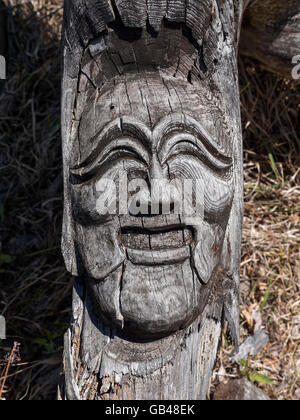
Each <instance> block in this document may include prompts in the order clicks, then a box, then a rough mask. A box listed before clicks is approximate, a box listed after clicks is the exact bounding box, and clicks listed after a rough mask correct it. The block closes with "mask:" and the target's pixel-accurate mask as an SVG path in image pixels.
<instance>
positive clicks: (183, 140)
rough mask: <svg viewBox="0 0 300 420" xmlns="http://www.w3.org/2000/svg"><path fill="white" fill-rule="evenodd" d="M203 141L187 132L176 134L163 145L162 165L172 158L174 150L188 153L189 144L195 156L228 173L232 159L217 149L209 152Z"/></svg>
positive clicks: (160, 154)
mask: <svg viewBox="0 0 300 420" xmlns="http://www.w3.org/2000/svg"><path fill="white" fill-rule="evenodd" d="M202 140H203V139H202V138H201V139H199V138H198V137H196V136H194V135H193V134H190V133H187V132H181V133H175V134H174V135H173V136H169V137H168V138H167V140H166V141H165V142H164V143H163V144H162V145H161V148H160V151H159V157H160V160H161V162H162V163H165V162H166V161H167V160H168V158H170V156H172V150H173V149H176V148H179V149H180V148H182V149H183V150H181V151H182V152H185V151H186V152H187V151H188V149H187V148H186V146H184V145H186V144H189V145H190V147H192V148H193V154H194V155H195V156H196V157H198V158H199V159H202V160H204V161H206V163H207V164H208V165H209V166H211V167H212V168H214V169H216V170H217V171H220V172H227V171H228V170H230V169H231V167H232V163H233V161H232V158H230V157H228V156H225V155H223V154H220V152H218V151H217V150H216V149H215V150H211V147H210V150H208V149H207V148H206V147H205V144H204V142H203V141H202Z"/></svg>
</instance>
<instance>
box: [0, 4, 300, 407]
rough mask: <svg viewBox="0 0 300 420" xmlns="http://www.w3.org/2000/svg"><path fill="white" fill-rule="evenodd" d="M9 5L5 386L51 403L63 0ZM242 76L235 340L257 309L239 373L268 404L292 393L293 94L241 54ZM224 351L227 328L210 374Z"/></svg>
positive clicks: (64, 308) (61, 307)
mask: <svg viewBox="0 0 300 420" xmlns="http://www.w3.org/2000/svg"><path fill="white" fill-rule="evenodd" d="M5 3H6V4H7V5H8V6H9V16H8V23H9V52H10V60H9V65H8V82H7V85H6V91H5V93H4V94H3V95H2V96H1V99H0V147H1V154H0V171H1V172H0V176H1V184H0V222H1V227H0V232H1V248H0V254H1V256H2V257H1V259H0V273H1V290H0V314H1V313H3V314H4V315H5V316H6V318H7V321H8V340H6V341H4V342H2V343H1V342H0V373H1V372H2V373H1V377H0V390H1V397H2V398H5V399H10V400H16V399H17V400H20V399H51V398H54V397H55V392H56V383H57V378H58V375H59V370H60V362H61V353H62V337H63V333H64V330H65V328H66V325H67V323H68V320H69V316H70V307H71V288H72V279H71V278H70V276H69V275H68V274H67V273H66V272H65V269H64V265H63V261H62V258H61V255H60V250H59V243H60V234H61V216H62V182H61V149H60V127H59V119H60V110H59V100H60V68H59V63H60V59H59V38H60V27H61V15H62V10H61V6H62V0H39V1H38V0H31V1H26V2H24V3H25V4H23V5H20V3H22V2H17V1H13V0H5ZM17 3H19V5H18V6H16V4H17ZM240 78H241V100H242V112H243V126H244V128H245V186H246V188H245V202H246V209H245V226H244V236H243V255H242V268H241V274H242V314H243V315H242V318H241V325H242V338H243V339H244V338H245V337H246V336H247V335H249V333H251V328H252V327H253V325H251V324H252V322H251V312H252V308H253V307H254V306H257V305H259V306H260V308H261V311H262V314H263V321H264V326H265V327H266V329H267V332H268V334H269V336H270V344H269V345H268V346H267V348H266V349H264V350H263V352H262V353H261V354H259V355H258V356H257V357H252V358H251V359H249V361H248V362H247V366H246V367H245V369H244V370H245V372H244V373H245V374H247V375H248V376H249V377H250V376H251V374H252V373H253V372H256V371H257V372H259V373H260V374H263V375H265V376H266V377H268V378H269V379H270V380H272V381H273V384H272V385H263V384H260V385H259V386H261V387H263V388H264V389H265V390H266V392H268V394H269V395H270V396H271V397H272V398H274V399H287V400H291V399H299V398H300V383H299V373H300V354H299V352H300V347H299V345H300V340H299V338H300V337H299V334H300V319H299V318H300V294H299V287H300V285H299V271H300V265H299V241H300V235H299V226H300V221H299V193H300V184H299V178H300V171H299V163H300V158H299V150H300V140H299V135H298V133H299V132H300V126H299V124H300V119H299V106H300V90H299V87H295V86H294V85H293V83H292V82H286V81H284V80H282V79H280V78H277V77H276V76H274V75H271V74H268V73H265V72H263V71H261V70H260V68H259V67H258V65H257V64H255V63H254V62H252V61H248V60H244V61H243V62H241V66H240ZM3 255H6V257H5V261H4V257H3ZM8 256H10V257H8ZM11 256H13V258H12V257H11ZM15 342H18V343H20V348H19V350H17V349H18V346H17V347H14V346H16V345H15V344H14V343H15ZM231 350H232V348H231V346H230V343H229V342H228V337H227V334H226V331H225V333H224V338H223V343H222V348H221V355H220V361H219V363H218V368H217V369H219V368H220V365H221V364H222V366H223V367H224V368H225V370H226V374H227V375H232V376H234V377H240V376H241V372H240V370H239V369H238V367H237V366H232V364H231V363H230V360H229V354H230V352H231ZM8 363H9V366H8ZM8 368H9V369H8ZM223 373H224V371H223ZM225 378H226V377H225ZM4 379H5V381H4ZM219 379H220V377H219V376H218V375H216V379H215V381H214V385H215V384H217V382H218V380H219Z"/></svg>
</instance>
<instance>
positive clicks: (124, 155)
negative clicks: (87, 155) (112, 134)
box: [101, 146, 147, 165]
mask: <svg viewBox="0 0 300 420" xmlns="http://www.w3.org/2000/svg"><path fill="white" fill-rule="evenodd" d="M107 159H109V160H117V159H135V160H137V161H139V162H142V163H144V164H145V165H147V162H146V161H145V159H144V158H143V156H141V155H140V154H139V153H138V152H137V151H136V150H135V149H133V148H130V147H122V146H120V147H115V148H114V149H112V150H111V151H110V152H109V153H108V154H107V155H106V156H105V157H104V159H103V161H105V162H106V161H107ZM101 163H103V162H101Z"/></svg>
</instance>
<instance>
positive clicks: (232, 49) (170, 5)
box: [62, 0, 248, 400]
mask: <svg viewBox="0 0 300 420" xmlns="http://www.w3.org/2000/svg"><path fill="white" fill-rule="evenodd" d="M246 3H248V1H246V0H245V1H243V0H88V1H84V0H72V1H71V0H66V1H65V18H64V37H63V83H62V93H63V94H62V126H63V133H62V134H63V155H64V182H65V208H64V227H63V254H64V258H65V262H66V266H67V269H68V271H69V272H70V273H72V274H73V275H74V276H75V277H76V282H75V287H74V294H73V319H72V324H71V328H70V330H69V332H68V333H67V335H66V337H65V361H64V363H65V390H64V392H63V394H64V395H63V398H66V399H70V400H102V399H104V400H111V399H119V400H127V399H128V400H130V399H137V400H139V399H148V400H149V399H154V400H156V399H157V400H159V399H175V400H186V399H205V398H206V396H207V393H208V390H209V384H210V378H211V373H212V369H213V367H214V364H215V361H216V355H217V350H218V344H219V339H220V333H221V323H222V320H223V319H227V320H228V322H229V325H230V330H231V334H232V337H233V339H234V340H235V342H236V343H237V344H238V341H239V271H240V253H241V250H240V248H241V231H242V214H243V170H242V168H243V166H242V132H241V122H240V101H239V84H238V76H237V75H238V72H237V46H238V41H239V36H240V24H241V20H242V15H243V11H244V8H245V7H246ZM120 174H122V176H121V175H120ZM124 178H125V181H126V182H124ZM173 180H177V181H178V180H181V181H183V184H184V181H188V182H192V183H193V182H194V183H195V184H197V181H201V182H200V184H201V185H202V188H199V190H200V189H201V192H202V195H201V194H200V195H201V197H202V207H201V206H200V207H201V208H200V207H199V208H198V207H197V209H198V211H199V215H198V216H199V217H187V216H186V214H184V213H181V212H176V211H174V209H177V210H178V208H180V204H182V200H183V199H182V197H183V196H182V195H180V194H179V188H177V187H176V188H174V190H173V193H172V194H169V195H168V194H166V191H165V190H163V191H161V194H152V193H153V191H155V189H156V187H155V185H156V184H157V182H158V181H164V182H165V183H167V182H171V181H173ZM134 181H137V183H136V184H135V186H138V188H133V189H132V190H130V188H128V185H129V184H130V183H132V182H134ZM155 183H156V184H155ZM197 185H199V184H197ZM197 188H198V187H196V190H197ZM129 190H130V191H129ZM196 193H197V191H196ZM151 194H152V196H153V195H154V196H155V199H154V200H153V197H152V198H151V199H150V196H151ZM115 196H116V197H117V199H115V198H114V197H115ZM124 196H126V197H127V201H126V203H129V205H128V206H127V207H126V205H125V206H124ZM128 197H129V198H128ZM151 200H152V201H151ZM121 202H122V203H121ZM153 203H154V204H155V205H156V206H154V207H156V211H153ZM105 206H106V210H108V209H109V210H110V211H107V212H104V211H102V210H103V208H104V207H105ZM150 207H151V209H150V211H148V210H149V208H150ZM124 208H125V210H128V211H127V212H126V211H124ZM165 208H169V210H170V211H169V212H166V211H164V209H165ZM151 210H152V212H151ZM200 213H201V215H200Z"/></svg>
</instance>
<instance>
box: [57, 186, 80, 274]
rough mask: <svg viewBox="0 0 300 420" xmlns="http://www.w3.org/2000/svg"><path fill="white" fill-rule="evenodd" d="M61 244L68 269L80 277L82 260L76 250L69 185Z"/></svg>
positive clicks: (66, 191) (66, 193) (66, 192)
mask: <svg viewBox="0 0 300 420" xmlns="http://www.w3.org/2000/svg"><path fill="white" fill-rule="evenodd" d="M61 246H62V254H63V257H64V261H65V265H66V268H67V271H68V272H69V273H71V274H72V276H75V277H78V276H79V275H80V262H79V258H78V255H77V252H76V246H75V228H74V219H73V217H72V210H71V203H70V198H69V192H68V190H67V187H65V204H64V216H63V230H62V244H61Z"/></svg>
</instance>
